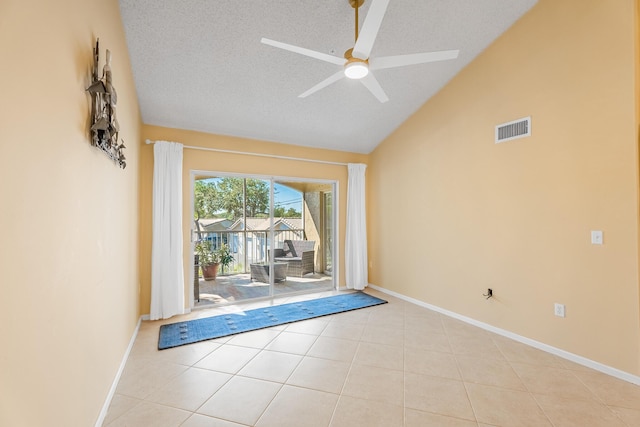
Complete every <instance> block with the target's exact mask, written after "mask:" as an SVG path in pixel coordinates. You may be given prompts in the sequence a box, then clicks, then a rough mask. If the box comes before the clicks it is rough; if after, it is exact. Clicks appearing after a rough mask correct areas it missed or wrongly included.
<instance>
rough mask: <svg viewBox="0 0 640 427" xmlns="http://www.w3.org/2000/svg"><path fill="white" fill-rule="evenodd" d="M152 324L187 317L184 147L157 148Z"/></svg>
mask: <svg viewBox="0 0 640 427" xmlns="http://www.w3.org/2000/svg"><path fill="white" fill-rule="evenodd" d="M152 238H153V243H152V252H151V309H150V318H151V320H157V319H167V318H169V317H171V316H174V315H176V314H182V313H184V271H183V265H182V264H183V262H182V144H178V143H175V142H166V141H157V142H156V143H155V145H154V146H153V237H152Z"/></svg>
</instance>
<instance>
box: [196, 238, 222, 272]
mask: <svg viewBox="0 0 640 427" xmlns="http://www.w3.org/2000/svg"><path fill="white" fill-rule="evenodd" d="M194 250H195V252H196V254H198V263H199V264H200V265H203V266H207V265H211V264H215V263H218V262H220V259H219V258H218V255H217V253H216V251H215V250H213V247H212V244H211V242H210V241H209V240H200V241H198V242H197V243H196V245H195V247H194Z"/></svg>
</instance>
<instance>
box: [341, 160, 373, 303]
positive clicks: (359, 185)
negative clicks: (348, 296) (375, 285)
mask: <svg viewBox="0 0 640 427" xmlns="http://www.w3.org/2000/svg"><path fill="white" fill-rule="evenodd" d="M366 168H367V165H364V164H360V163H349V165H348V169H349V184H348V187H347V229H346V233H347V236H346V241H345V246H346V248H345V261H346V262H345V275H346V280H347V288H349V289H357V290H362V289H364V288H365V287H366V286H367V285H368V284H369V280H368V270H367V219H366V211H365V170H366Z"/></svg>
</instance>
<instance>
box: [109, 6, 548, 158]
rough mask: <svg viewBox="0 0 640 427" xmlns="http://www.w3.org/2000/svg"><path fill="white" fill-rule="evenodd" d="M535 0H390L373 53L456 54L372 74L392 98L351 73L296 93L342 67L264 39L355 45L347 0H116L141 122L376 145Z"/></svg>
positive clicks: (338, 48) (338, 47)
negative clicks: (456, 53)
mask: <svg viewBox="0 0 640 427" xmlns="http://www.w3.org/2000/svg"><path fill="white" fill-rule="evenodd" d="M536 1H537V0H411V1H410V0H391V1H390V3H389V6H388V8H387V12H386V15H385V17H384V20H383V21H382V25H381V26H380V31H379V33H378V37H377V38H376V41H375V44H374V46H373V50H372V52H371V57H379V56H389V55H403V54H411V53H419V52H429V51H438V50H451V49H459V50H460V55H459V57H458V59H455V60H449V61H443V62H436V63H427V64H421V65H412V66H407V67H402V68H392V69H383V70H377V71H375V72H374V74H375V77H376V78H377V80H378V81H379V82H380V85H381V86H382V88H383V89H384V91H385V92H386V94H387V95H388V97H389V101H388V102H386V103H384V104H382V103H380V102H378V100H377V99H376V98H375V97H374V96H373V95H372V94H371V93H370V92H369V91H368V90H367V89H366V88H365V87H364V86H362V84H360V82H358V81H353V80H348V79H342V80H340V81H338V82H336V83H334V84H332V85H331V86H328V87H327V88H325V89H322V90H321V91H319V92H316V93H315V94H312V95H310V96H309V97H307V98H298V95H300V94H301V93H302V92H304V91H306V90H307V89H309V88H311V87H312V86H314V85H315V84H317V83H319V82H320V81H322V80H324V79H325V78H327V77H329V76H330V75H331V74H333V73H335V72H336V71H338V70H339V69H340V66H338V65H333V64H330V63H326V62H322V61H319V60H317V59H313V58H309V57H306V56H302V55H298V54H295V53H292V52H288V51H285V50H281V49H277V48H274V47H272V46H267V45H264V44H262V43H260V39H261V38H262V37H266V38H269V39H273V40H277V41H280V42H284V43H288V44H293V45H296V46H301V47H305V48H308V49H312V50H316V51H319V52H324V53H333V54H334V55H336V56H342V54H343V53H344V51H345V50H347V49H349V48H351V47H353V44H354V10H353V8H352V7H351V6H350V5H349V3H348V0H321V1H320V0H268V1H267V0H253V1H239V0H179V1H176V0H120V8H121V12H122V18H123V22H124V27H125V32H126V37H127V43H128V47H129V54H130V57H131V63H132V67H133V74H134V78H135V84H136V89H137V92H138V98H139V102H140V108H141V111H142V119H143V121H144V123H146V124H151V125H158V126H166V127H172V128H180V129H188V130H196V131H203V132H208V133H215V134H221V135H232V136H239V137H245V138H255V139H259V140H265V141H275V142H282V143H287V144H294V145H302V146H309V147H319V148H328V149H334V150H342V151H352V152H359V153H369V152H370V151H372V150H373V149H374V148H375V147H376V146H377V145H378V144H379V143H380V142H381V141H382V140H384V139H385V138H386V137H387V136H388V135H389V134H391V133H392V132H393V131H394V130H395V129H396V128H397V127H398V126H399V125H400V124H401V123H402V122H404V121H405V120H406V119H407V118H408V117H409V116H410V115H411V114H412V113H414V112H415V111H416V110H417V109H418V108H419V107H420V106H421V105H422V104H424V103H425V102H426V101H427V100H428V99H429V98H430V97H431V96H433V95H434V94H435V93H437V92H438V91H439V90H440V89H441V88H442V87H443V86H444V85H445V84H446V83H447V82H448V81H449V80H450V79H451V78H453V76H455V75H456V74H457V73H458V72H459V71H460V70H461V69H462V68H464V67H465V66H466V65H467V64H468V63H469V62H471V61H472V60H473V59H474V58H475V57H476V56H477V55H478V54H479V53H480V52H482V50H484V49H485V48H486V47H487V46H488V45H489V44H491V43H492V42H493V41H494V40H495V39H496V38H497V37H498V36H499V35H500V34H502V33H503V32H504V31H505V30H506V29H507V28H509V27H510V26H511V25H512V24H513V23H514V22H515V21H516V20H517V19H518V18H520V17H521V16H522V15H523V14H524V13H526V12H527V11H528V10H529V9H530V8H531V7H532V6H533V5H534V4H535V3H536ZM370 3H371V0H366V1H365V4H364V5H363V6H362V7H361V8H360V25H362V22H363V21H364V19H365V18H366V12H367V10H368V8H369V5H370ZM113 60H114V61H117V58H114V59H113ZM115 78H116V79H117V76H116V77H115ZM115 84H116V87H117V81H116V82H115Z"/></svg>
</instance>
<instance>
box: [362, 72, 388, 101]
mask: <svg viewBox="0 0 640 427" xmlns="http://www.w3.org/2000/svg"><path fill="white" fill-rule="evenodd" d="M360 81H361V82H362V84H363V85H364V87H366V88H367V89H369V92H371V93H372V94H373V96H375V97H376V98H378V101H380V102H382V103H385V102H387V101H388V100H389V97H388V96H387V94H386V93H384V90H383V89H382V86H380V83H378V80H376V78H375V77H373V74H372V73H369V74H367V76H366V77H363V78H362V79H360Z"/></svg>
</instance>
